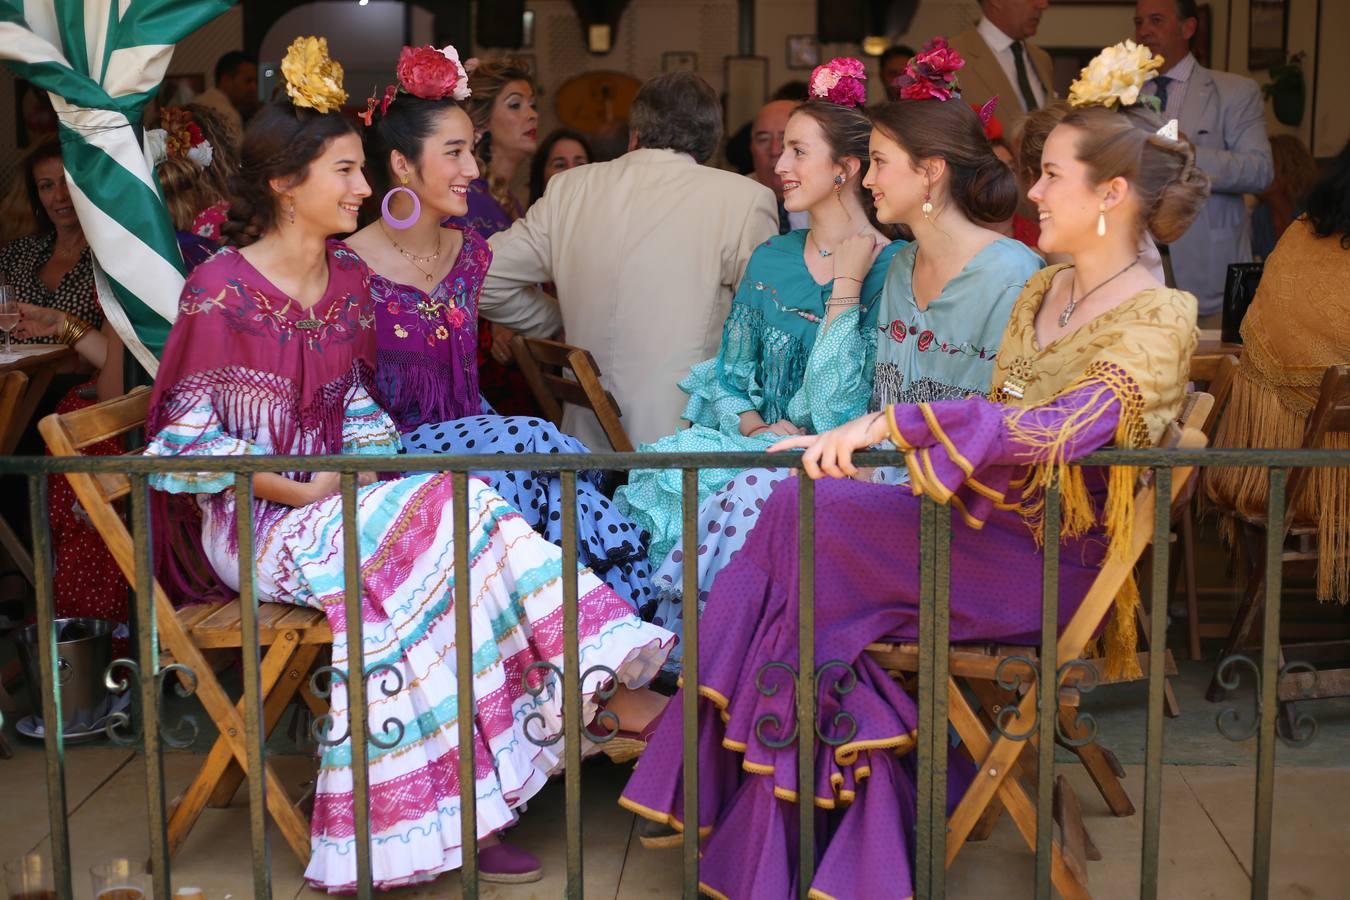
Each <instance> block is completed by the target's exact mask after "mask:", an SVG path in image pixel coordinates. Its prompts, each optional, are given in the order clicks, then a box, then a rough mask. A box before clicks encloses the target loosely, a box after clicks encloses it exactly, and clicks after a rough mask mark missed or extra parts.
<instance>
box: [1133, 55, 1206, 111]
mask: <svg viewBox="0 0 1350 900" xmlns="http://www.w3.org/2000/svg"><path fill="white" fill-rule="evenodd" d="M1195 65H1196V63H1195V57H1194V56H1192V55H1191V54H1189V53H1187V54H1186V55H1185V56H1183V57H1182V58H1181V62H1179V63H1177V64H1176V65H1175V66H1173V67H1172V68H1171V69H1169V70H1167V71H1166V72H1161V73H1159V77H1163V78H1170V79H1172V80H1171V81H1170V82H1168V85H1167V108H1166V109H1164V110H1162V112H1161V115H1162V117H1163V121H1164V122H1165V121H1167V120H1168V119H1180V118H1181V107H1182V104H1184V103H1185V102H1186V86H1187V85H1188V84H1189V83H1190V80H1191V75H1193V74H1194V73H1195ZM1144 90H1145V91H1146V92H1147V93H1148V94H1149V95H1150V96H1154V97H1156V96H1157V95H1158V82H1157V79H1156V78H1152V79H1149V82H1148V84H1146V85H1144Z"/></svg>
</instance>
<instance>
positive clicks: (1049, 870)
mask: <svg viewBox="0 0 1350 900" xmlns="http://www.w3.org/2000/svg"><path fill="white" fill-rule="evenodd" d="M1059 528H1060V493H1059V482H1057V481H1055V482H1051V484H1050V486H1049V487H1048V488H1047V489H1046V492H1045V543H1044V550H1043V560H1042V561H1043V568H1042V570H1041V671H1040V674H1039V676H1037V678H1036V689H1037V694H1036V700H1037V703H1036V728H1037V747H1036V749H1037V751H1038V758H1037V767H1036V771H1037V772H1038V778H1037V780H1036V896H1037V898H1039V900H1050V897H1051V882H1052V880H1053V879H1052V876H1053V869H1054V843H1053V837H1054V813H1055V809H1054V797H1055V726H1056V723H1057V721H1058V719H1059V677H1058V672H1059ZM1008 777H1009V778H1013V777H1015V776H1014V775H1012V774H1010V775H1009V776H1008Z"/></svg>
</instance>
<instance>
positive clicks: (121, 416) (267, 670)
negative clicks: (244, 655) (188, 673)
mask: <svg viewBox="0 0 1350 900" xmlns="http://www.w3.org/2000/svg"><path fill="white" fill-rule="evenodd" d="M149 404H150V389H149V388H144V387H141V388H137V389H135V390H133V391H132V392H131V393H129V394H127V395H125V396H123V397H117V398H114V399H112V400H108V401H106V402H104V403H99V404H96V405H94V406H88V407H85V408H84V409H80V410H77V411H75V412H71V413H66V414H64V415H50V416H47V417H46V418H45V419H43V420H42V421H41V422H40V423H39V424H38V430H39V431H40V432H41V433H42V437H43V438H44V439H45V440H46V442H47V447H48V449H50V450H51V452H52V455H54V456H77V455H79V453H80V451H82V450H83V449H84V448H86V447H88V446H90V445H92V444H97V443H98V442H99V441H103V440H106V439H108V438H111V437H116V436H118V435H123V434H126V433H127V432H130V431H132V430H134V429H137V428H140V427H142V426H144V424H145V418H146V412H147V410H148V409H149ZM66 477H67V478H68V479H69V480H70V486H71V487H72V488H73V489H74V491H75V496H76V497H77V498H78V499H79V501H80V505H81V506H83V507H84V511H85V512H86V513H87V514H88V516H89V520H90V522H91V523H92V524H93V526H94V528H95V529H97V531H98V533H99V535H100V536H101V537H102V538H103V541H104V543H105V544H107V546H108V550H109V551H110V552H111V553H112V555H113V558H114V559H115V560H116V561H117V565H118V567H119V568H121V570H122V574H123V575H124V576H125V577H126V579H127V582H128V583H129V584H132V585H135V584H136V559H135V556H134V554H133V551H132V538H131V534H130V533H129V532H128V531H127V527H126V524H125V523H124V522H123V521H122V517H121V516H120V515H118V513H117V510H116V509H115V508H114V506H113V504H114V503H115V502H116V501H117V500H119V499H120V498H122V497H124V496H126V495H128V494H129V493H130V491H131V482H130V479H129V478H128V477H127V476H126V475H123V474H121V473H106V472H103V473H98V474H91V473H87V472H86V473H79V472H70V473H67V475H66ZM154 592H155V596H154V603H155V620H156V623H157V627H158V630H159V640H160V645H161V648H162V657H161V666H163V665H168V664H170V663H180V664H182V665H185V666H187V667H188V668H190V669H191V670H192V672H193V674H194V675H195V676H196V691H195V693H196V696H197V698H198V699H199V700H200V701H201V703H202V706H204V707H205V708H206V712H207V714H208V715H210V717H211V720H212V721H213V722H214V723H215V725H216V728H217V729H218V730H219V732H220V737H219V738H218V739H217V740H216V742H215V745H214V746H213V747H212V748H211V751H210V753H209V754H208V755H207V757H206V760H205V762H204V763H203V764H202V767H201V769H200V770H199V771H198V773H197V776H196V777H195V778H194V779H193V781H192V784H191V785H190V786H189V787H188V789H187V791H186V792H185V793H184V794H183V795H182V796H181V797H179V798H178V799H177V800H176V801H175V804H174V808H173V810H172V812H171V813H170V816H169V826H168V842H169V852H170V853H173V852H174V851H176V850H177V849H178V848H179V847H181V846H182V844H183V841H184V840H186V838H187V835H188V833H189V831H191V829H192V826H193V825H194V824H195V823H196V821H197V818H198V817H199V816H200V815H201V812H202V810H203V808H205V807H206V806H207V805H212V806H228V805H229V803H230V800H231V799H232V798H233V796H234V793H235V791H236V790H238V788H239V785H240V783H241V781H242V780H243V779H244V777H245V775H246V774H247V768H248V757H247V755H246V750H245V747H246V744H245V734H246V729H245V726H244V718H243V712H244V702H243V700H242V699H241V700H240V701H239V702H238V703H234V702H232V701H231V700H230V698H229V697H228V695H227V694H226V693H225V690H224V688H222V687H221V684H220V681H219V680H218V679H217V678H216V675H215V672H214V671H213V670H212V667H211V665H210V663H209V662H208V660H207V657H206V655H205V654H206V653H207V652H210V651H213V650H238V649H240V648H241V647H242V645H243V632H242V630H241V628H240V615H241V614H240V608H239V603H240V601H239V600H238V599H237V598H236V599H234V600H230V601H229V602H226V603H215V604H199V605H196V606H186V607H184V608H182V609H175V608H174V607H173V604H172V603H170V602H169V598H168V596H167V595H166V594H165V593H164V591H163V589H162V588H161V587H160V585H159V583H158V582H155V587H154ZM258 640H259V644H260V645H261V646H262V647H266V648H268V649H267V651H266V655H265V656H264V657H263V659H262V677H261V680H262V695H263V731H264V734H265V735H266V734H270V733H271V731H272V729H273V728H274V727H275V726H276V724H277V722H278V720H279V719H280V718H281V714H282V712H283V711H284V710H285V708H286V706H287V704H289V703H290V701H291V699H292V698H293V697H294V696H295V694H296V692H297V691H300V692H301V695H302V696H303V697H304V698H305V700H306V702H307V703H309V704H310V707H311V709H313V710H314V712H315V713H316V714H320V715H321V714H323V713H324V712H326V709H325V708H324V707H323V705H322V704H321V702H320V701H318V700H317V699H315V698H314V697H313V696H312V695H311V694H310V693H309V692H308V691H307V690H303V689H302V686H303V685H304V684H305V681H306V676H307V675H308V674H309V671H310V669H311V668H312V667H313V665H314V662H315V659H316V658H317V657H318V655H319V652H320V651H321V650H322V649H323V648H324V647H325V646H328V645H331V644H332V641H333V634H332V631H331V630H330V629H329V627H328V621H327V619H325V618H324V614H323V613H322V612H320V611H318V610H313V609H307V608H305V607H299V606H291V605H287V604H281V603H263V604H261V605H260V606H259V609H258ZM141 664H142V665H147V664H148V663H147V661H146V660H141ZM180 677H182V676H180ZM147 714H150V713H149V712H147ZM263 774H264V777H265V778H266V779H267V790H266V794H267V808H268V812H269V813H270V814H271V816H272V818H273V819H274V820H275V821H276V824H277V827H278V828H279V829H280V830H281V833H282V835H283V837H284V838H285V839H286V843H287V844H289V845H290V847H291V850H293V851H294V852H295V855H296V856H297V857H299V859H300V861H301V862H302V863H308V861H309V855H310V844H309V822H308V821H307V819H306V817H305V815H304V814H303V813H302V812H301V811H300V808H299V807H298V806H297V805H296V804H295V803H293V802H292V801H291V800H289V799H288V798H287V795H286V790H285V788H284V787H282V784H281V780H280V779H279V778H278V777H277V775H276V772H275V771H274V770H273V768H272V765H271V763H265V772H264V773H263Z"/></svg>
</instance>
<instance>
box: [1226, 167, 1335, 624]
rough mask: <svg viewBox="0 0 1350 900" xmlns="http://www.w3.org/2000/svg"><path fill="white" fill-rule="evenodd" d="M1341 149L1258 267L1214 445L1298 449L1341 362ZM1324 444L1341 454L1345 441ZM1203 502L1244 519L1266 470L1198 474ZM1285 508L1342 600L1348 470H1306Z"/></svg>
mask: <svg viewBox="0 0 1350 900" xmlns="http://www.w3.org/2000/svg"><path fill="white" fill-rule="evenodd" d="M1348 284H1350V143H1347V144H1346V145H1345V148H1344V149H1342V150H1341V153H1340V156H1338V157H1336V161H1335V162H1334V163H1333V164H1332V167H1331V170H1330V171H1329V172H1328V173H1327V174H1326V176H1325V177H1324V178H1323V179H1322V180H1321V181H1319V182H1318V183H1317V185H1316V187H1314V188H1313V190H1312V192H1311V193H1310V194H1309V195H1308V204H1307V214H1306V215H1304V216H1302V217H1301V218H1299V219H1297V220H1296V221H1295V222H1294V224H1292V225H1291V226H1289V228H1288V230H1286V231H1285V233H1284V235H1283V236H1282V237H1281V238H1280V242H1279V243H1278V244H1276V245H1275V252H1273V253H1271V254H1270V257H1269V258H1268V259H1267V260H1266V269H1265V272H1264V273H1263V274H1262V276H1261V285H1260V287H1258V288H1257V289H1256V298H1255V299H1254V300H1253V301H1252V305H1251V307H1250V308H1249V309H1248V310H1247V315H1246V317H1245V318H1244V319H1243V320H1242V342H1243V351H1242V362H1241V364H1240V366H1239V367H1238V371H1237V377H1236V378H1235V379H1234V381H1233V397H1232V400H1231V401H1230V403H1229V406H1228V409H1227V410H1226V411H1225V412H1224V415H1223V418H1222V419H1221V420H1220V421H1219V433H1218V434H1217V435H1216V436H1215V440H1214V443H1215V445H1216V446H1219V447H1298V446H1301V445H1302V443H1303V429H1304V427H1305V426H1306V425H1307V422H1308V414H1309V413H1311V412H1312V409H1313V406H1314V405H1315V404H1316V403H1317V390H1318V386H1319V385H1320V384H1321V382H1322V373H1324V372H1325V371H1326V370H1327V367H1328V366H1335V365H1340V364H1342V363H1347V362H1350V293H1348V292H1347V290H1346V285H1348ZM1325 446H1328V447H1336V448H1341V449H1344V448H1350V437H1347V436H1346V435H1344V434H1331V435H1328V436H1327V440H1326V444H1325ZM1204 478H1205V485H1206V489H1207V491H1208V493H1209V496H1210V499H1212V500H1214V501H1215V502H1216V503H1218V504H1219V505H1220V506H1223V507H1225V508H1227V509H1236V510H1237V511H1238V512H1239V513H1242V514H1244V515H1262V514H1264V513H1265V511H1266V490H1267V483H1266V470H1265V469H1251V468H1247V469H1229V468H1223V469H1206V470H1205V474H1204ZM1308 487H1309V489H1308V490H1307V491H1305V492H1304V494H1303V498H1302V501H1301V502H1300V503H1299V506H1298V508H1297V509H1295V510H1294V511H1293V514H1294V520H1295V521H1297V522H1310V523H1313V524H1316V525H1317V543H1318V547H1317V559H1318V566H1317V596H1318V598H1319V599H1321V600H1327V599H1330V598H1335V599H1336V600H1337V601H1338V602H1340V603H1345V602H1346V601H1347V600H1350V470H1347V469H1314V470H1313V474H1312V481H1311V483H1310V484H1309V486H1308Z"/></svg>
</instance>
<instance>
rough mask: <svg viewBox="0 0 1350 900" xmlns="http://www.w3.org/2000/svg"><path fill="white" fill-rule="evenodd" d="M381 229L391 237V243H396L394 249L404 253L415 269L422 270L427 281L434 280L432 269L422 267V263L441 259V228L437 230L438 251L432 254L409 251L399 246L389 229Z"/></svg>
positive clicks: (385, 234) (404, 256) (386, 235)
mask: <svg viewBox="0 0 1350 900" xmlns="http://www.w3.org/2000/svg"><path fill="white" fill-rule="evenodd" d="M380 230H381V231H383V232H384V236H385V237H387V238H389V243H391V244H393V245H394V249H395V250H397V251H398V252H399V253H401V254H402V255H403V258H404V259H406V260H407V261H408V262H410V263H412V266H413V268H414V269H416V270H417V271H419V272H421V273H422V274H423V275H425V276H426V277H427V282H428V283H429V282H431V281H432V280H433V278H434V276H433V274H432V272H431V271H428V270H426V269H424V268H422V266H421V264H422V263H434V262H435V261H436V260H438V259H440V257H441V232H440V230H439V229H437V231H436V252H435V253H432V254H431V255H430V256H417V255H416V254H414V253H409V252H408V251H407V250H404V249H403V248H402V247H400V246H399V244H398V241H396V240H394V236H393V235H392V234H390V233H389V232H388V231H387V230H385V229H384V228H381V229H380Z"/></svg>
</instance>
